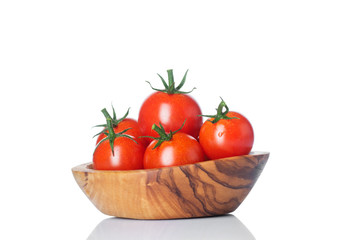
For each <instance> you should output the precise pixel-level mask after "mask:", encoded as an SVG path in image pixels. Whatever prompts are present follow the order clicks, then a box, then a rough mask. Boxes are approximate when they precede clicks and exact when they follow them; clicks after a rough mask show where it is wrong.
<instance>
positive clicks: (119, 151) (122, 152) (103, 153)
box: [93, 137, 145, 170]
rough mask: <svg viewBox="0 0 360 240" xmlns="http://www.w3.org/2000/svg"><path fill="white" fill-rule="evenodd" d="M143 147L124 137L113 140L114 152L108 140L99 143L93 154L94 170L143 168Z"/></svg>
mask: <svg viewBox="0 0 360 240" xmlns="http://www.w3.org/2000/svg"><path fill="white" fill-rule="evenodd" d="M144 152H145V147H144V146H143V145H142V144H137V143H135V142H134V141H133V140H131V139H129V138H126V137H117V138H115V140H114V154H113V153H112V151H111V147H110V142H109V140H105V141H104V142H102V143H100V144H99V146H98V147H97V148H96V150H95V152H94V155H93V167H94V169H96V170H134V169H142V168H143V156H144Z"/></svg>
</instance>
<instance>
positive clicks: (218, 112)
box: [199, 97, 239, 123]
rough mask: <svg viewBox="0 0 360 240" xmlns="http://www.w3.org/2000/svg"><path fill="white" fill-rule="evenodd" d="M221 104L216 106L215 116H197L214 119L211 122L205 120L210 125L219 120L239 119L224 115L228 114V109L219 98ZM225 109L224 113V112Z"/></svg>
mask: <svg viewBox="0 0 360 240" xmlns="http://www.w3.org/2000/svg"><path fill="white" fill-rule="evenodd" d="M220 99H221V102H220V104H219V106H218V108H217V109H216V115H199V116H203V117H209V118H214V119H213V120H212V121H210V120H207V121H209V122H211V123H217V122H218V121H219V120H220V119H239V118H237V117H228V116H227V115H226V114H227V113H228V112H229V107H228V106H227V105H226V103H225V102H224V100H223V99H222V98H221V97H220ZM224 108H225V111H224Z"/></svg>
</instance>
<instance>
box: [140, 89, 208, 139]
mask: <svg viewBox="0 0 360 240" xmlns="http://www.w3.org/2000/svg"><path fill="white" fill-rule="evenodd" d="M200 114H201V110H200V107H199V105H198V104H197V103H196V102H195V100H194V99H192V98H191V97H190V96H187V95H184V94H167V93H163V92H156V93H153V94H152V95H151V96H150V97H149V98H147V99H146V100H145V102H144V103H143V105H142V107H141V109H140V114H139V125H140V129H141V131H142V133H143V134H144V135H147V136H153V137H157V136H158V134H157V133H156V132H155V131H154V130H152V129H151V126H152V125H153V124H154V123H156V124H158V123H159V122H161V124H162V125H163V126H164V128H165V130H166V131H167V132H169V131H174V130H176V129H179V128H180V127H181V125H182V123H183V122H184V120H186V123H185V125H184V127H183V128H182V129H181V132H184V133H187V134H189V135H191V136H193V137H194V138H197V137H198V136H199V131H200V128H201V125H202V117H201V116H200V117H199V116H198V115H200ZM149 142H150V140H149V141H148V143H149Z"/></svg>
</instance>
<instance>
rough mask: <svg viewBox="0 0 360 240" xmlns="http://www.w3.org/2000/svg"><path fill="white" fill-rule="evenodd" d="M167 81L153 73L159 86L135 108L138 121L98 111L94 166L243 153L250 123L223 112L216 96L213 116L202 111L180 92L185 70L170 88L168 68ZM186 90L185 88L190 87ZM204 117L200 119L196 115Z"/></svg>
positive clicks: (153, 164)
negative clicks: (102, 120)
mask: <svg viewBox="0 0 360 240" xmlns="http://www.w3.org/2000/svg"><path fill="white" fill-rule="evenodd" d="M167 73H168V81H167V82H166V81H165V80H164V78H163V77H162V76H161V75H159V74H158V75H159V77H160V79H161V81H162V83H163V85H164V87H165V89H163V90H162V89H155V88H153V87H152V86H151V84H150V83H149V84H150V87H151V88H152V89H153V90H155V91H156V92H155V93H153V94H152V95H150V96H149V97H148V98H147V99H146V100H145V101H144V103H143V105H142V106H141V109H140V112H139V118H138V121H136V120H134V119H130V118H127V115H128V113H129V110H128V111H127V113H126V114H125V115H124V116H123V117H122V118H120V119H117V117H116V113H115V111H114V108H113V109H112V110H113V116H112V117H111V116H110V114H109V113H108V112H107V110H106V109H103V110H102V113H103V114H104V116H105V118H106V124H102V125H97V127H103V130H102V131H101V132H100V133H98V134H96V135H95V136H98V138H97V142H96V144H97V145H96V148H95V151H94V154H93V167H94V169H97V170H133V169H143V168H145V169H149V168H161V167H168V166H179V165H184V164H192V163H197V162H201V161H205V160H212V159H219V158H225V157H231V156H239V155H245V154H248V153H249V152H250V150H251V148H252V145H253V142H254V132H253V129H252V126H251V124H250V122H249V121H248V120H247V119H246V118H245V117H244V116H243V115H241V114H240V113H237V112H232V111H229V108H228V106H227V105H226V103H225V102H224V101H223V100H222V99H221V102H220V104H219V106H218V108H217V112H216V114H215V115H202V113H201V110H200V107H199V105H198V104H197V102H196V101H195V100H194V99H193V98H191V97H190V96H189V95H187V93H189V92H183V91H180V89H181V88H182V86H183V85H184V83H185V80H186V76H187V71H186V73H185V75H184V77H183V78H182V81H181V82H180V84H179V85H178V86H177V87H176V86H175V82H174V76H173V71H172V70H168V71H167ZM190 92H191V91H190ZM203 116H204V117H208V118H209V119H207V120H206V121H205V122H203V118H202V117H203Z"/></svg>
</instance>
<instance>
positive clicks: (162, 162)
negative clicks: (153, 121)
mask: <svg viewBox="0 0 360 240" xmlns="http://www.w3.org/2000/svg"><path fill="white" fill-rule="evenodd" d="M160 126H161V125H160ZM161 128H162V131H163V132H162V133H159V135H160V138H157V139H155V140H153V141H152V142H151V143H150V145H149V146H148V147H147V148H146V151H145V154H144V168H161V167H170V166H180V165H184V164H191V163H197V162H201V161H204V160H205V155H204V153H203V150H202V149H201V146H200V144H199V142H198V141H197V140H196V139H195V138H193V137H192V136H190V135H188V134H186V133H182V132H177V131H175V132H174V133H173V132H170V133H169V134H166V133H165V131H164V128H163V127H162V126H161ZM153 129H155V130H156V131H159V129H160V128H159V127H157V126H156V125H154V127H153Z"/></svg>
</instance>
